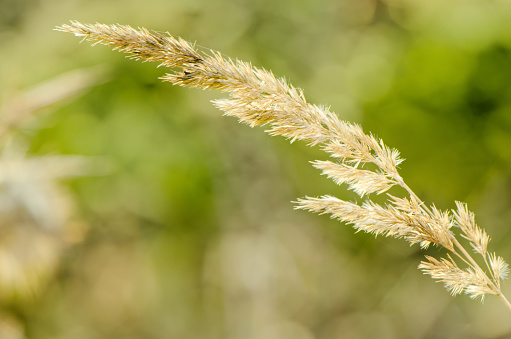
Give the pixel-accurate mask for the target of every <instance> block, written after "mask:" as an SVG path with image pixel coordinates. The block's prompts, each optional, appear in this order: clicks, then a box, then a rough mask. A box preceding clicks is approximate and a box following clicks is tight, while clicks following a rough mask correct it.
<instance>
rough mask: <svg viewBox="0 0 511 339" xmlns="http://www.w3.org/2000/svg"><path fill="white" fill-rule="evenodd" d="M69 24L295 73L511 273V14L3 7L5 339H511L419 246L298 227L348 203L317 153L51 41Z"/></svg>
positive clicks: (0, 208) (403, 7) (427, 5)
mask: <svg viewBox="0 0 511 339" xmlns="http://www.w3.org/2000/svg"><path fill="white" fill-rule="evenodd" d="M70 19H76V20H80V21H81V22H104V23H121V24H130V25H132V26H144V27H147V28H150V29H154V30H159V31H169V32H170V33H172V34H174V35H181V36H183V37H184V38H186V39H189V40H192V41H193V40H196V41H197V43H198V44H199V45H203V46H207V47H211V48H214V49H216V50H219V51H222V52H223V53H225V54H227V55H229V56H231V57H238V58H240V59H243V60H246V61H252V62H253V64H255V65H257V66H262V67H265V68H268V69H271V70H273V71H274V72H275V73H276V74H277V75H279V76H285V77H286V78H287V79H289V80H290V81H291V82H292V83H293V84H294V85H295V86H298V87H301V88H303V89H304V90H305V94H306V96H307V98H308V100H309V101H311V102H315V103H325V104H328V105H330V106H331V108H332V110H333V111H335V112H337V113H338V114H339V115H340V116H341V117H343V118H345V119H348V120H352V121H357V122H360V123H361V124H362V125H363V126H364V129H365V130H366V131H371V132H373V133H375V134H377V135H378V136H380V137H382V138H383V139H384V140H385V142H386V143H387V144H388V145H390V146H392V147H395V148H397V149H399V150H400V151H401V153H402V155H403V157H404V158H406V159H407V161H405V162H404V163H403V164H402V165H401V167H402V174H403V176H404V177H405V179H406V180H407V183H408V184H409V185H410V186H411V187H412V188H413V189H414V190H416V192H418V193H419V194H420V195H421V197H422V198H423V199H424V200H425V201H426V202H428V203H433V202H434V203H435V204H436V205H437V207H439V208H443V209H448V208H453V207H454V200H461V201H466V202H468V203H469V206H470V209H471V210H474V211H475V212H476V218H477V221H478V223H479V224H481V225H482V226H484V228H485V229H486V230H487V231H488V232H489V233H490V236H492V238H493V239H494V240H493V241H492V242H491V243H490V247H491V248H492V249H494V250H495V251H497V252H498V253H499V255H502V256H503V257H504V258H507V259H508V260H510V258H511V247H510V246H508V244H509V243H510V242H511V208H510V206H511V99H510V98H511V81H510V80H509V79H511V3H509V2H508V1H504V0H501V1H498V0H493V1H484V2H483V1H468V0H467V1H414V0H387V1H376V0H357V1H351V0H335V1H334V0H328V1H322V2H318V1H312V0H304V1H290V0H289V1H269V0H264V1H242V0H217V1H206V0H172V1H166V0H165V1H164V0H146V1H143V2H128V1H114V0H107V1H99V0H98V1H90V0H89V1H86V0H75V1H64V0H39V1H36V0H16V1H12V0H11V1H8V0H0V79H1V80H0V93H1V94H0V100H1V107H2V116H1V117H0V122H1V124H2V125H1V126H0V131H1V133H2V134H1V135H0V138H1V140H0V142H1V144H0V147H1V149H2V156H1V158H0V174H1V175H0V180H1V183H2V184H1V186H0V220H1V221H2V223H1V226H0V306H1V312H0V338H2V339H3V338H7V339H10V338H16V339H18V338H33V339H35V338H77V339H81V338H127V339H130V338H154V339H158V338H208V339H209V338H270V339H271V338H299V339H301V338H303V339H312V338H318V339H320V338H321V339H329V338H497V337H499V336H500V337H505V336H509V335H510V333H511V325H510V322H509V314H507V313H506V312H507V310H506V309H505V308H504V307H503V306H502V305H501V304H500V303H499V301H498V300H497V299H496V298H488V300H486V301H485V303H484V304H483V305H480V304H478V303H475V302H473V301H471V300H469V299H468V298H467V297H464V296H460V297H457V298H452V297H450V296H449V295H448V294H447V293H445V291H444V290H443V288H442V286H440V285H439V284H435V283H434V282H433V281H432V280H431V279H429V278H428V277H426V276H422V275H421V273H420V271H418V270H417V269H416V266H417V265H418V264H419V262H420V260H421V258H422V255H423V254H424V252H422V251H420V250H419V248H418V247H408V246H407V245H406V244H405V243H404V242H400V241H397V240H392V239H380V238H377V239H374V238H373V237H372V236H370V235H365V234H353V231H352V229H350V228H348V227H346V226H345V225H342V224H339V223H337V222H334V221H331V220H329V219H328V218H326V217H319V216H316V215H309V214H307V213H305V212H301V211H293V210H292V207H293V205H292V203H290V201H292V200H295V199H296V198H298V197H301V196H304V195H321V194H335V195H337V196H343V197H345V198H347V199H355V197H351V196H350V195H348V193H346V192H345V191H344V188H342V187H341V188H338V187H336V186H335V185H334V184H332V183H331V182H330V181H329V180H327V179H326V178H324V177H322V176H320V175H319V172H318V171H317V170H315V169H313V168H312V166H310V164H309V163H308V161H309V160H314V159H318V158H321V157H324V155H323V154H321V152H320V151H319V150H314V149H309V148H307V147H305V146H304V145H302V144H298V143H297V144H293V145H289V144H288V143H287V142H286V141H285V140H281V139H277V138H270V137H268V136H267V135H265V134H264V133H263V132H262V129H261V128H257V129H249V128H247V127H246V126H242V125H239V124H238V123H237V122H236V121H234V120H233V119H228V118H224V117H221V116H220V114H219V113H218V111H217V110H216V109H215V108H213V107H212V105H211V104H210V103H209V100H210V99H212V98H216V97H219V96H221V95H222V94H221V93H215V92H203V91H199V90H193V89H184V88H178V87H172V86H171V85H169V84H165V83H161V82H160V81H159V80H157V78H158V76H161V75H163V74H164V70H163V69H157V68H155V67H154V66H155V65H150V64H141V63H136V62H134V61H130V60H127V59H126V58H124V56H123V55H121V54H118V53H115V52H111V51H110V50H108V48H106V47H95V48H91V47H89V46H88V45H86V44H81V45H80V44H78V41H77V39H76V38H73V37H71V36H69V35H65V34H62V33H59V32H55V31H52V28H53V27H54V26H56V25H61V24H63V23H66V22H68V20H70ZM92 66H99V67H100V68H97V67H93V68H90V67H92ZM76 70H80V71H78V73H76V72H77V71H76ZM69 72H71V73H69ZM63 74H67V75H66V76H63V77H62V75H63ZM77 74H78V75H79V76H78V77H77V76H76V75H77ZM52 79H54V80H52ZM55 79H56V80H55ZM55 81H56V82H55ZM59 81H60V82H59ZM43 84H54V85H55V84H61V86H44V85H43ZM62 84H63V86H62ZM37 89H39V90H37ZM77 94H80V95H77ZM24 145H25V146H24ZM16 166H18V167H16ZM69 177H73V178H69ZM52 225H53V226H52ZM436 250H437V249H435V248H432V249H430V250H429V251H436ZM16 277H17V278H16ZM15 278H16V279H15ZM508 285H509V286H506V285H505V286H504V291H505V292H507V294H511V287H510V286H511V284H509V283H508Z"/></svg>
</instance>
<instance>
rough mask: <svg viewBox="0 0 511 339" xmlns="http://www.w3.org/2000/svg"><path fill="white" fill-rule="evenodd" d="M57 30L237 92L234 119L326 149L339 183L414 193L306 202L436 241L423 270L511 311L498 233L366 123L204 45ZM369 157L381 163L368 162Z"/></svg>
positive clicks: (118, 29)
mask: <svg viewBox="0 0 511 339" xmlns="http://www.w3.org/2000/svg"><path fill="white" fill-rule="evenodd" d="M56 30H58V31H62V32H68V33H73V34H74V35H76V36H79V37H83V38H84V39H85V40H89V41H94V42H95V43H98V44H103V45H109V46H113V47H114V49H116V50H119V51H121V52H124V53H127V54H129V55H130V56H131V57H132V58H133V59H137V60H142V61H155V62H158V63H159V66H166V67H169V68H172V69H173V71H171V72H170V73H167V74H166V75H164V76H163V77H161V79H162V80H163V81H169V82H171V83H173V84H176V85H180V86H188V87H198V88H203V89H218V90H221V91H223V92H227V93H228V94H229V97H228V98H224V99H219V100H214V101H213V104H214V105H215V106H216V107H218V108H219V109H221V110H222V111H224V112H225V114H226V115H229V116H234V117H237V118H238V119H239V121H240V122H243V123H245V124H248V125H249V126H251V127H254V126H257V125H267V126H269V128H268V129H267V132H268V133H269V134H270V135H281V136H284V137H286V138H288V139H290V140H291V142H293V141H295V140H303V141H305V142H306V143H307V144H308V145H310V146H315V145H319V146H320V147H321V149H322V150H323V151H325V152H326V153H328V154H329V156H330V157H331V158H332V161H314V162H312V164H313V166H314V167H316V168H318V169H320V170H322V172H323V174H325V175H326V176H327V177H329V178H331V179H332V180H333V181H334V182H336V183H337V184H339V185H340V184H347V185H348V189H350V190H353V191H354V192H356V193H357V194H358V195H359V196H361V197H366V196H369V195H371V194H381V193H384V192H387V191H388V190H389V189H390V188H391V187H393V186H400V187H402V188H403V189H404V191H405V194H404V195H405V196H403V197H396V196H392V195H389V194H387V197H388V199H387V203H385V204H377V203H374V202H373V201H371V200H366V201H365V202H363V203H362V204H357V203H352V202H348V201H343V200H340V199H338V198H335V197H332V196H322V197H318V198H314V197H305V198H303V199H298V201H297V202H296V203H297V206H296V208H297V209H304V210H308V211H312V212H317V213H327V214H330V215H331V217H332V218H336V219H339V220H340V221H343V222H345V223H348V224H351V225H353V227H354V228H355V229H356V230H362V231H365V232H368V233H373V234H375V235H378V234H383V235H386V236H393V237H396V238H403V239H405V240H406V241H408V242H410V243H411V244H415V243H418V244H419V245H420V246H421V247H422V248H426V247H428V246H429V245H430V244H434V245H438V246H442V247H444V248H445V249H446V250H447V251H448V253H447V259H446V258H440V259H436V258H433V257H431V256H426V259H427V261H423V262H421V264H420V265H419V269H421V270H422V271H423V272H424V273H425V274H429V275H431V277H432V278H433V279H437V280H438V281H440V282H443V283H444V285H445V287H446V288H447V290H448V291H449V292H450V293H451V294H452V295H456V294H460V293H466V294H468V295H469V296H470V297H471V298H477V297H479V298H481V300H483V298H484V296H485V295H486V294H494V295H496V296H498V297H499V298H500V299H501V300H502V301H503V302H504V303H505V305H506V306H507V307H508V308H509V310H511V304H510V303H509V301H508V300H507V299H506V297H505V296H504V295H503V294H502V291H501V280H502V279H505V278H506V276H507V274H508V272H509V266H508V264H507V263H506V262H505V261H504V259H503V258H501V257H499V256H497V255H495V254H494V253H489V252H488V250H487V247H488V242H489V240H490V239H489V237H488V235H487V234H486V232H485V231H484V230H483V229H481V228H480V227H479V226H477V225H476V223H475V219H474V214H473V213H472V212H470V211H469V210H468V208H467V205H466V204H464V203H461V202H456V207H457V208H456V209H455V210H452V211H441V210H439V209H437V208H436V207H435V206H434V205H432V206H429V207H428V206H426V205H425V204H424V202H422V201H421V200H420V199H419V198H418V197H417V195H416V194H415V193H414V192H413V191H412V190H411V189H410V187H408V185H406V183H405V182H404V180H403V178H402V177H401V176H400V175H399V172H398V165H399V164H400V163H401V162H402V159H401V158H400V156H399V152H398V151H397V150H395V149H391V148H389V147H388V146H386V145H385V143H384V142H383V141H382V140H381V139H378V138H376V137H375V136H374V135H372V134H370V133H369V134H368V133H365V132H364V131H363V130H362V128H361V127H360V126H359V125H357V124H354V123H351V122H347V121H343V120H341V119H339V118H338V116H337V115H335V114H334V113H333V112H331V111H330V110H329V109H328V108H325V107H323V106H318V105H313V104H311V103H308V102H307V101H306V100H305V97H304V94H303V92H302V91H301V90H300V89H298V88H295V87H293V86H292V85H291V84H289V83H288V82H287V81H285V80H284V79H282V78H277V77H276V76H275V75H274V74H273V73H272V72H270V71H267V70H265V69H262V68H257V67H254V66H252V65H251V64H250V63H246V62H243V61H239V60H232V59H230V58H225V57H224V56H222V55H221V54H220V53H219V52H215V51H209V52H207V53H206V52H199V51H198V50H197V49H196V48H195V47H194V44H192V43H190V42H187V41H186V40H183V39H181V38H179V37H173V36H172V35H170V34H162V33H158V32H153V31H149V30H147V29H145V28H139V29H134V28H132V27H130V26H122V25H104V24H82V23H80V22H77V21H72V22H71V24H70V25H63V26H60V27H57V28H56ZM369 163H370V164H372V166H366V167H365V168H364V165H365V164H369ZM369 167H370V168H371V169H369ZM453 226H454V227H453ZM455 231H459V234H458V236H461V237H462V238H464V239H466V240H467V241H468V242H469V244H470V246H471V247H472V248H473V250H474V252H475V253H476V254H477V255H480V256H481V262H482V263H484V265H480V264H478V263H477V262H476V261H475V259H474V258H473V257H472V255H471V254H470V253H469V252H468V251H467V250H466V249H465V248H464V247H463V245H462V244H461V243H460V242H459V240H458V238H457V235H456V233H455ZM453 258H457V261H458V263H457V262H456V261H455V260H454V259H453ZM458 264H463V266H464V268H460V267H459V266H458Z"/></svg>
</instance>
